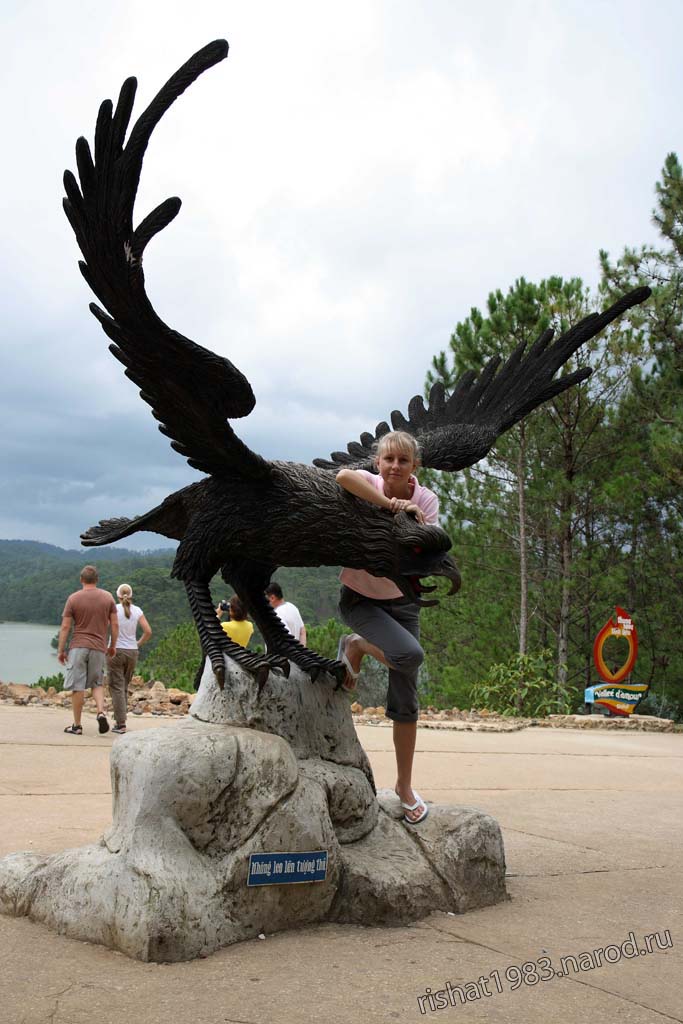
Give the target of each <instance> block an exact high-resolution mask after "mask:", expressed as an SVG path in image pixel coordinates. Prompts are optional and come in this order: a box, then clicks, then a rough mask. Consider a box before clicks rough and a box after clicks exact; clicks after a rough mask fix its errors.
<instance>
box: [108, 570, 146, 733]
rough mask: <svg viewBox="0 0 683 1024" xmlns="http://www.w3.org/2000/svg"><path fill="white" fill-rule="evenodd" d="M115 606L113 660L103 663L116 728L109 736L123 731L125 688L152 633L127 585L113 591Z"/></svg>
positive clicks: (131, 590)
mask: <svg viewBox="0 0 683 1024" xmlns="http://www.w3.org/2000/svg"><path fill="white" fill-rule="evenodd" d="M116 596H117V597H118V599H119V603H118V604H117V605H116V614H117V615H118V619H119V638H118V640H117V642H116V651H115V653H114V657H113V658H108V659H107V666H108V669H109V693H110V695H111V701H112V705H113V711H114V718H115V719H116V725H115V726H114V728H113V729H112V732H125V731H126V715H127V713H128V685H129V683H130V681H131V679H132V678H133V673H134V671H135V666H136V664H137V660H138V650H139V649H140V648H141V647H142V645H143V644H145V643H147V641H148V640H149V638H150V637H151V635H152V630H151V629H150V627H149V623H148V622H147V619H146V618H145V616H144V614H143V611H142V608H138V606H137V605H136V604H133V602H132V597H133V589H132V587H131V586H130V585H129V584H128V583H122V584H121V586H120V587H119V588H118V589H117V591H116ZM138 625H140V627H141V628H142V636H141V637H140V639H139V640H138V639H137V630H138Z"/></svg>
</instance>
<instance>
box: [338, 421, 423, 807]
mask: <svg viewBox="0 0 683 1024" xmlns="http://www.w3.org/2000/svg"><path fill="white" fill-rule="evenodd" d="M419 462H420V453H419V449H418V446H417V442H416V441H415V438H414V437H413V436H412V434H408V433H406V432H405V431H402V430H393V431H390V432H389V433H388V434H385V435H384V437H382V438H380V440H379V442H378V445H377V452H376V456H375V465H376V466H377V473H368V472H367V471H366V470H362V469H361V470H354V469H341V470H340V471H339V472H338V473H337V482H338V483H339V484H340V486H341V487H343V488H344V490H346V491H349V492H350V493H351V494H354V495H355V496H356V497H357V498H361V499H362V500H363V501H369V502H371V503H372V504H373V505H379V507H380V508H384V509H386V511H387V512H388V513H391V514H394V515H395V514H396V513H397V512H408V513H410V514H411V515H414V516H415V518H416V519H417V520H418V522H420V523H437V522H438V516H439V499H438V498H437V496H436V495H435V494H434V492H433V491H430V490H429V489H428V488H427V487H422V486H421V485H420V483H419V482H418V479H417V477H416V476H415V470H416V469H417V467H418V465H419ZM340 579H341V582H342V590H341V596H340V600H339V613H340V615H341V617H342V619H343V621H344V622H345V623H346V624H347V625H349V626H351V628H352V629H354V630H355V633H352V634H351V635H350V636H343V637H342V638H341V640H340V642H339V651H338V654H337V657H338V659H339V660H340V661H342V662H343V663H344V665H345V666H346V668H347V673H348V674H347V677H346V683H345V687H346V689H349V690H351V689H354V687H355V683H356V679H357V678H358V673H359V671H360V666H361V662H362V660H363V658H364V657H365V655H366V654H369V655H371V656H372V657H373V658H376V659H377V661H380V662H381V663H382V664H383V665H386V666H387V668H388V669H389V689H388V691H387V703H386V715H387V718H390V719H392V720H393V738H394V750H395V753H396V769H397V778H396V794H397V796H398V797H399V799H400V801H401V805H402V807H403V810H404V820H405V821H406V822H407V823H408V824H410V825H417V824H418V823H419V822H420V821H423V820H424V819H425V818H426V817H427V813H428V808H427V804H426V803H425V801H424V800H423V799H422V797H421V796H420V794H419V793H418V792H417V791H416V790H414V789H413V788H412V770H413V757H414V754H415V741H416V738H417V716H418V702H417V674H418V670H419V668H420V665H421V664H422V660H423V658H424V651H423V650H422V647H421V646H420V621H419V614H420V609H419V606H418V605H416V604H413V603H412V602H411V601H409V600H408V599H407V598H406V597H404V596H403V595H402V594H401V591H400V590H399V589H398V587H397V586H396V584H395V583H393V582H392V581H391V580H388V579H382V578H379V577H377V576H372V575H370V573H367V572H365V571H364V570H360V569H342V572H341V577H340Z"/></svg>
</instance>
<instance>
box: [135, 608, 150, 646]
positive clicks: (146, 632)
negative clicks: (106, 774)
mask: <svg viewBox="0 0 683 1024" xmlns="http://www.w3.org/2000/svg"><path fill="white" fill-rule="evenodd" d="M138 622H139V623H140V625H141V626H142V636H141V637H140V639H139V640H138V648H140V647H142V645H143V644H146V643H147V641H148V640H149V638H150V637H151V635H152V630H151V627H150V624H149V622H148V621H147V619H146V618H145V616H144V615H141V616H140V618H139V619H138Z"/></svg>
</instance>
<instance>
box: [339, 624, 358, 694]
mask: <svg viewBox="0 0 683 1024" xmlns="http://www.w3.org/2000/svg"><path fill="white" fill-rule="evenodd" d="M350 636H351V634H350V633H344V635H343V636H340V637H339V647H338V648H337V661H341V663H342V665H343V666H344V668H345V669H346V671H347V672H348V676H347V678H346V679H345V680H344V682H343V683H342V690H347V691H348V692H349V693H353V691H354V690H355V689H356V683H357V681H358V676H359V675H360V672H354V671H353V669H352V668H351V662H350V661H349V657H348V655H347V653H346V644H347V642H348V639H349V637H350ZM349 677H350V679H351V683H350V684H349V681H348V680H349Z"/></svg>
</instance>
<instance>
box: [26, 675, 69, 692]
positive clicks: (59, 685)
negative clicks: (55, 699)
mask: <svg viewBox="0 0 683 1024" xmlns="http://www.w3.org/2000/svg"><path fill="white" fill-rule="evenodd" d="M33 685H34V686H42V688H43V689H44V690H49V688H50V687H51V686H54V688H55V690H56V691H57V693H61V692H62V690H63V689H64V673H63V672H58V673H57V675H55V676H41V677H40V679H39V680H38V682H37V683H33Z"/></svg>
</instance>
